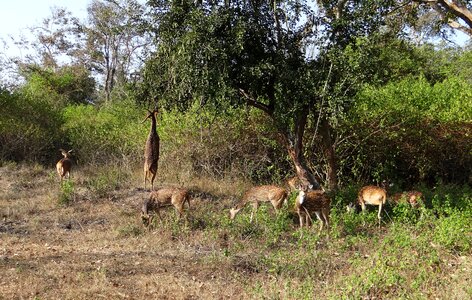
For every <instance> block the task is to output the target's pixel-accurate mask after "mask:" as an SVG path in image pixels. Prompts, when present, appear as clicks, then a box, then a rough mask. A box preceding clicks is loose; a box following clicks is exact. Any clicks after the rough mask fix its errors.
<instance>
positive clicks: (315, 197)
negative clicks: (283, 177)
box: [295, 187, 331, 231]
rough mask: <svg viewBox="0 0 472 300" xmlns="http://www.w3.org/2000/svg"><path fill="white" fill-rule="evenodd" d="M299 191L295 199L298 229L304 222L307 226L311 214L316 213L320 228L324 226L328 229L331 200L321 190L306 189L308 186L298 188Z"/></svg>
mask: <svg viewBox="0 0 472 300" xmlns="http://www.w3.org/2000/svg"><path fill="white" fill-rule="evenodd" d="M298 189H299V190H300V192H299V193H298V196H297V198H296V199H295V211H296V212H297V214H298V217H299V220H300V229H301V228H303V225H304V224H305V225H306V226H307V227H308V226H310V224H311V223H312V222H311V221H312V218H311V215H312V214H313V213H315V214H316V217H317V218H318V220H320V223H321V224H320V229H319V231H321V230H323V228H324V226H325V225H326V228H328V229H329V212H330V205H331V200H330V199H329V197H328V196H327V195H326V193H325V192H324V191H322V190H310V191H309V190H308V188H306V187H305V188H298Z"/></svg>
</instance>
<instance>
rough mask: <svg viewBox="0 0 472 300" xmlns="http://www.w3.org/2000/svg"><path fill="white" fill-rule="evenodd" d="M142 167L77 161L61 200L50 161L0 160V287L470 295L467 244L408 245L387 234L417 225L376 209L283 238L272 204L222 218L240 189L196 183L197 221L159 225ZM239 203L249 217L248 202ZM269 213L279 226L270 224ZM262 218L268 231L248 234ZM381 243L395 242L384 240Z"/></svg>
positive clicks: (167, 217)
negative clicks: (109, 171)
mask: <svg viewBox="0 0 472 300" xmlns="http://www.w3.org/2000/svg"><path fill="white" fill-rule="evenodd" d="M139 175H140V174H139ZM135 177H136V178H135V179H132V180H130V181H128V182H126V183H125V184H123V183H120V184H115V183H114V182H110V181H113V180H109V179H108V182H107V180H104V181H101V179H100V180H98V179H97V178H99V177H98V176H95V177H93V176H91V175H89V174H87V173H86V171H82V173H81V172H78V173H75V174H74V176H73V178H72V181H71V182H72V183H73V193H71V194H68V197H69V198H68V199H69V200H68V201H69V202H68V203H67V204H66V205H64V203H60V199H61V195H64V192H67V190H68V189H67V186H64V185H63V186H62V187H61V185H60V183H59V182H58V178H57V175H56V174H55V172H54V170H53V169H52V168H51V169H44V168H43V167H40V166H35V165H31V166H25V165H15V164H11V165H3V166H0V299H102V298H103V299H145V298H146V299H313V298H318V296H319V299H338V298H345V299H398V298H407V299H409V298H422V299H467V298H468V296H469V295H470V294H472V289H470V280H471V277H470V274H472V265H471V264H472V263H471V260H470V257H471V256H470V255H468V254H466V255H455V254H454V252H450V251H446V250H445V249H443V248H441V247H439V248H438V246H437V245H435V244H434V243H432V242H431V241H426V242H427V245H424V246H423V245H419V246H415V247H412V246H410V249H413V251H414V253H404V252H403V251H402V250H401V248H398V247H400V246H397V245H395V243H394V242H386V240H388V239H390V240H392V239H393V240H394V239H399V240H400V241H402V237H403V235H402V234H404V235H405V234H406V237H407V238H409V237H410V236H411V237H412V238H414V237H415V235H416V233H415V232H414V230H415V229H414V228H413V229H411V230H412V231H411V232H410V231H404V232H399V233H398V234H397V235H395V234H393V235H392V230H394V227H388V226H382V228H381V229H378V228H377V226H376V222H375V221H376V219H375V217H376V216H375V215H374V219H375V220H374V226H373V227H361V228H358V229H356V230H361V231H362V233H361V234H358V235H356V234H351V235H344V236H343V235H342V234H340V232H341V231H339V230H338V231H332V232H331V233H329V234H322V235H318V234H311V235H310V236H309V237H308V238H306V239H305V238H302V237H301V235H297V234H295V232H297V218H296V216H295V218H294V222H293V224H291V223H289V224H288V225H287V226H285V227H284V229H283V230H282V232H281V233H280V235H281V236H283V238H282V239H279V238H278V237H275V238H274V236H271V235H270V234H271V232H272V233H274V232H275V233H277V234H279V233H278V231H277V230H278V229H277V228H278V227H277V226H278V225H277V224H276V223H275V222H274V221H273V220H274V218H273V215H272V214H271V213H272V212H271V211H270V210H267V212H269V213H265V212H263V213H262V216H263V217H264V216H265V217H266V221H265V223H264V222H262V221H260V223H262V224H263V225H259V227H258V225H253V224H249V225H251V226H244V225H243V226H240V227H237V228H236V229H234V228H235V227H234V224H233V223H225V222H229V218H228V216H227V212H228V209H229V207H231V206H232V205H233V204H234V200H235V199H234V197H235V196H231V197H228V198H225V197H222V196H221V195H218V196H217V197H215V196H214V195H216V194H215V193H207V192H199V193H193V197H192V202H191V203H192V209H191V214H192V215H193V216H190V221H188V220H187V221H188V222H189V223H185V224H184V225H182V223H183V222H176V221H175V215H174V213H173V212H172V210H167V211H165V212H164V213H163V214H164V221H163V223H161V224H160V225H161V226H157V227H156V228H154V229H152V230H146V229H145V228H144V227H143V225H142V224H141V219H140V213H139V211H140V207H141V204H142V202H143V200H144V199H145V198H146V197H147V195H148V192H147V191H144V190H143V189H142V188H138V187H137V186H139V185H140V183H141V181H140V180H141V179H140V176H135ZM107 184H108V185H107ZM210 184H211V182H210V183H205V184H200V185H205V186H209V185H210ZM222 187H223V188H226V189H227V190H223V191H222V193H221V194H222V195H228V189H235V186H232V185H231V184H226V185H222ZM241 214H244V215H245V217H248V215H249V210H246V212H245V213H241ZM259 217H261V215H259ZM239 218H240V219H239V220H241V218H243V217H241V216H240V217H239ZM288 219H289V221H288V222H291V221H290V217H289V218H288ZM215 220H216V221H215ZM221 220H223V221H221ZM188 224H190V225H188ZM228 224H229V226H228ZM241 224H245V223H244V222H241ZM241 224H240V225H241ZM223 225H224V226H226V227H225V228H220V227H221V226H223ZM268 225H270V226H272V229H271V231H270V230H269V231H267V230H264V229H265V227H268ZM264 226H265V227H264ZM254 228H256V229H257V228H259V232H262V233H263V234H264V233H265V234H266V235H265V236H264V235H259V236H256V237H255V236H254V235H253V236H251V237H250V238H247V239H246V235H251V234H252V233H251V232H250V231H251V230H254ZM261 228H262V230H261ZM231 230H233V231H231ZM408 230H409V229H408ZM246 231H248V232H246ZM228 232H229V233H230V234H227V233H228ZM336 232H338V236H337V237H333V236H330V235H332V234H333V233H336ZM392 237H393V238H392ZM385 239H386V240H385ZM391 243H393V244H392V245H391V247H390V246H388V245H390V244H391ZM380 244H383V245H384V249H386V250H385V251H389V252H388V253H383V252H382V251H378V247H379V245H380ZM430 247H435V249H439V250H437V251H430V249H431V248H430ZM421 252H423V254H418V253H421ZM429 252H434V253H437V254H438V255H437V257H436V256H435V255H430V253H429ZM423 256H424V257H423ZM384 257H387V258H388V259H387V260H385V258H384ZM371 269H373V270H374V272H371ZM376 272H380V273H376ZM365 274H367V275H365ZM358 279H359V280H358ZM388 280H391V282H392V283H390V281H388ZM415 282H416V283H415ZM360 285H362V286H361V287H360ZM360 289H362V290H361V292H356V290H357V291H359V290H360ZM411 294H413V296H412V297H411V296H409V295H411ZM354 295H357V296H354ZM359 295H361V296H359Z"/></svg>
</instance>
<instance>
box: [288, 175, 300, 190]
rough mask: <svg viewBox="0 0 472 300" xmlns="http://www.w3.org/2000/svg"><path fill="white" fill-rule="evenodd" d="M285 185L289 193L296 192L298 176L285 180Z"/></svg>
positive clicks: (298, 181) (298, 183)
mask: <svg viewBox="0 0 472 300" xmlns="http://www.w3.org/2000/svg"><path fill="white" fill-rule="evenodd" d="M285 183H286V184H287V185H288V187H289V188H290V191H291V192H294V191H298V186H300V179H299V178H298V176H293V177H290V178H289V179H287V180H286V181H285Z"/></svg>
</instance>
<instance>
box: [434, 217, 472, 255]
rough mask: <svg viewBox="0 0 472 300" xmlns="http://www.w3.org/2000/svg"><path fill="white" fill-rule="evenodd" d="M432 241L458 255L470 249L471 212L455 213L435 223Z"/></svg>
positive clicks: (471, 243)
mask: <svg viewBox="0 0 472 300" xmlns="http://www.w3.org/2000/svg"><path fill="white" fill-rule="evenodd" d="M433 240H434V241H435V242H436V243H439V244H440V245H442V246H444V247H446V248H448V249H450V250H452V251H455V252H459V253H461V252H462V253H463V252H468V251H470V249H471V248H472V211H471V210H468V211H465V212H456V213H454V214H451V215H450V216H448V217H443V218H440V219H439V220H438V221H437V222H436V227H435V230H434V235H433Z"/></svg>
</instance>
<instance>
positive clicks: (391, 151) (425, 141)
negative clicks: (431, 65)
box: [337, 77, 472, 186]
mask: <svg viewBox="0 0 472 300" xmlns="http://www.w3.org/2000/svg"><path fill="white" fill-rule="evenodd" d="M471 98H472V87H471V86H470V85H469V84H468V83H467V82H465V81H464V80H461V79H457V78H453V77H451V78H449V79H447V80H445V81H443V82H439V83H436V84H435V85H433V86H431V85H430V83H429V82H427V81H426V80H425V79H423V78H419V79H415V78H410V79H407V80H404V81H400V82H397V83H390V84H388V85H386V86H385V87H381V88H378V87H373V86H367V87H366V88H365V89H364V90H362V91H361V92H360V93H359V94H358V95H357V100H356V105H355V106H354V107H353V109H352V110H351V111H350V114H349V116H348V118H346V120H345V122H344V123H343V124H342V125H341V127H340V128H339V129H340V131H341V132H343V133H342V134H341V135H346V136H350V139H349V140H346V142H345V143H343V144H340V145H339V148H338V149H337V151H338V153H339V154H340V157H339V161H340V172H341V174H344V175H342V179H343V180H344V181H346V180H347V181H348V180H353V179H354V180H356V181H366V180H369V181H370V180H376V181H381V180H382V179H385V178H390V179H391V180H394V181H395V182H397V183H400V184H401V185H408V186H411V185H413V184H415V183H418V182H427V183H428V184H430V185H432V184H435V183H436V182H439V181H442V182H455V183H467V182H468V181H469V180H470V176H472V174H471V170H472V156H471V155H470V153H472V143H470V136H471V135H472V104H471V103H472V101H464V100H465V99H471Z"/></svg>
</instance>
